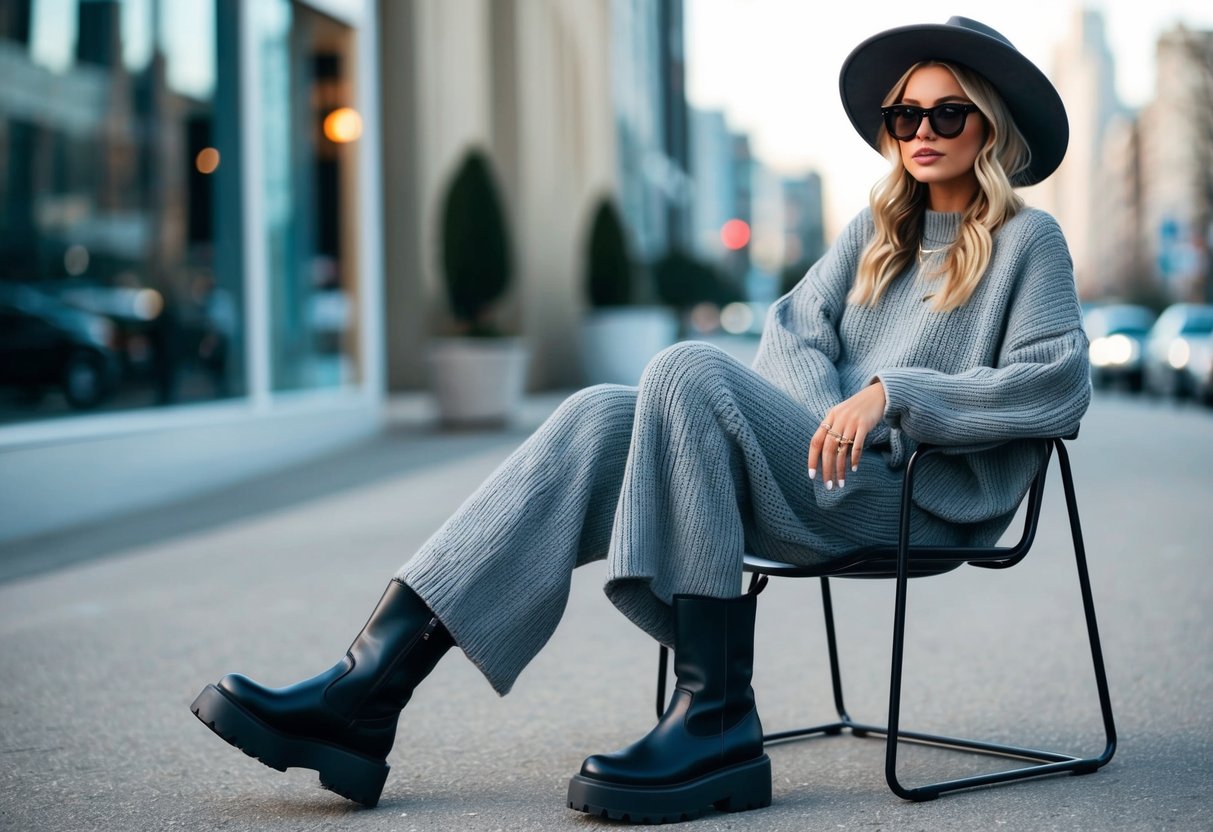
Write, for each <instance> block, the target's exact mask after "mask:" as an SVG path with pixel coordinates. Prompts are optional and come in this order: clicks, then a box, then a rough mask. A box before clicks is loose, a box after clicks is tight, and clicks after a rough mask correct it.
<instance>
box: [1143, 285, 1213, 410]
mask: <svg viewBox="0 0 1213 832" xmlns="http://www.w3.org/2000/svg"><path fill="white" fill-rule="evenodd" d="M1210 333H1213V306H1205V305H1202V304H1194V303H1177V304H1175V305H1174V306H1169V307H1167V308H1166V309H1165V310H1164V311H1163V313H1162V314H1161V315H1159V316H1158V320H1157V321H1155V323H1154V326H1153V327H1151V329H1150V336H1149V338H1147V339H1146V358H1145V386H1146V389H1147V390H1149V391H1150V392H1151V393H1161V394H1163V395H1168V396H1187V395H1189V394H1191V392H1192V387H1191V384H1190V380H1189V376H1188V373H1187V367H1188V363H1189V362H1190V361H1191V359H1192V344H1193V342H1195V341H1197V340H1201V339H1204V338H1207V337H1208V336H1209V334H1210Z"/></svg>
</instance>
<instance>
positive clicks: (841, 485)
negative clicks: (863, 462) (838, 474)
mask: <svg viewBox="0 0 1213 832" xmlns="http://www.w3.org/2000/svg"><path fill="white" fill-rule="evenodd" d="M838 487H839V488H846V487H847V481H846V480H839V481H838Z"/></svg>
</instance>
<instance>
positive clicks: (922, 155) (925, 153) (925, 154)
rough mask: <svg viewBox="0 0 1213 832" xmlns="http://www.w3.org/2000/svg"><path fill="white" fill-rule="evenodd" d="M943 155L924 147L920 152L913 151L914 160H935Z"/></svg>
mask: <svg viewBox="0 0 1213 832" xmlns="http://www.w3.org/2000/svg"><path fill="white" fill-rule="evenodd" d="M942 155H943V154H942V153H940V152H939V151H938V150H931V149H930V148H929V147H924V148H922V149H921V150H918V151H915V153H914V158H915V159H937V158H939V157H940V156H942Z"/></svg>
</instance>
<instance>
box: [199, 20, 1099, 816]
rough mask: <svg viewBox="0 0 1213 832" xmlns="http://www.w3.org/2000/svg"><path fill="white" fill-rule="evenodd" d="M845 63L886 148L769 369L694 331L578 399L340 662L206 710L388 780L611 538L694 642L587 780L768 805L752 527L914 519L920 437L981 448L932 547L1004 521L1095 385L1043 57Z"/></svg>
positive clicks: (843, 545)
mask: <svg viewBox="0 0 1213 832" xmlns="http://www.w3.org/2000/svg"><path fill="white" fill-rule="evenodd" d="M841 87H842V96H843V104H844V106H845V108H846V110H847V113H848V114H849V116H850V117H851V120H852V122H853V124H854V125H855V127H856V128H857V129H858V130H859V132H860V134H861V135H862V136H863V137H864V138H865V139H866V140H867V141H868V142H869V143H870V144H872V145H873V146H874V147H876V148H877V149H879V150H880V151H881V152H882V153H884V154H885V155H886V156H887V157H888V158H889V160H890V162H891V164H892V170H891V171H890V173H889V175H888V177H887V178H886V179H885V180H884V182H883V183H881V184H880V185H879V186H878V187H877V188H876V189H875V190H874V191H873V195H872V205H871V208H870V209H869V210H867V211H864V212H863V213H862V214H860V215H859V216H858V217H856V218H855V219H854V220H853V221H852V222H851V223H850V225H849V226H848V227H847V228H846V230H845V231H844V232H843V233H842V235H841V236H840V238H839V239H838V241H837V242H836V243H835V244H834V246H833V247H832V248H831V250H830V251H829V252H828V253H827V254H826V256H825V257H824V258H822V260H821V261H820V262H818V263H817V264H816V265H814V266H813V268H812V269H811V270H810V271H809V273H808V275H806V277H805V279H804V280H803V281H802V282H801V283H800V284H799V285H798V286H797V287H796V289H795V290H794V291H792V292H791V293H790V294H789V295H787V296H786V297H784V298H782V299H781V300H780V301H778V302H777V303H776V304H775V305H774V307H773V308H772V310H771V313H770V316H769V318H768V320H767V325H766V329H765V332H764V335H763V343H762V348H761V350H760V353H759V356H758V358H757V360H756V362H755V365H754V368H753V369H750V368H747V367H745V366H743V365H741V364H739V363H738V362H736V361H735V360H733V359H731V358H730V357H728V356H727V355H725V354H724V353H722V352H720V351H718V350H716V349H714V348H712V347H709V346H706V345H703V344H693V343H690V344H680V345H677V346H675V347H673V348H671V349H669V350H666V351H665V352H663V353H661V354H660V355H658V356H657V357H656V358H655V359H654V360H653V361H652V362H651V364H650V365H649V367H648V369H647V370H646V372H645V375H644V377H643V379H642V380H641V383H640V386H639V388H629V387H618V386H601V387H594V388H590V389H587V390H583V391H581V392H579V393H577V394H576V395H574V396H572V397H571V398H570V399H569V400H567V401H566V402H565V403H564V404H563V405H562V406H561V407H560V408H559V409H558V410H557V411H556V413H554V414H553V415H552V417H551V418H550V419H549V420H548V421H547V422H546V423H545V424H544V425H543V427H541V428H540V429H539V430H538V431H537V432H536V433H535V435H534V436H532V437H531V438H530V439H528V440H527V441H526V442H525V443H524V444H523V445H522V447H521V448H519V449H518V451H516V452H515V453H514V454H513V455H512V456H511V457H510V458H509V459H508V460H506V462H505V463H503V465H502V466H501V468H499V469H498V470H497V471H496V472H495V473H494V474H493V475H492V476H491V477H490V478H489V479H488V480H487V481H486V482H485V483H484V484H483V485H482V486H481V487H480V489H479V490H478V491H477V492H476V493H475V494H473V495H472V497H471V498H470V499H469V500H468V501H467V503H465V504H464V506H463V507H462V508H460V510H459V511H458V512H457V513H456V514H455V515H454V516H453V517H452V518H450V520H448V521H447V523H446V524H445V525H444V526H443V527H442V528H441V529H440V530H439V531H438V532H437V533H436V534H435V535H434V536H433V537H432V538H431V539H430V540H429V541H428V542H427V543H426V544H425V546H423V547H422V549H421V551H420V552H418V553H417V554H416V555H415V556H414V557H413V558H412V559H410V560H409V561H408V562H407V563H406V564H405V565H404V566H403V567H402V568H401V569H400V571H399V573H398V574H397V575H396V577H395V578H394V579H393V580H392V582H391V583H390V584H389V586H388V589H387V591H386V592H385V593H384V595H383V598H382V599H381V600H380V602H379V605H378V606H377V607H376V609H375V610H374V612H373V613H372V614H371V617H370V620H369V621H368V622H367V624H366V626H365V627H364V629H363V631H362V632H361V633H360V634H359V635H358V637H357V638H356V639H355V640H354V643H353V644H352V645H351V647H350V649H349V652H348V653H347V654H346V656H345V658H344V659H342V661H340V662H338V663H337V664H336V665H334V666H333V667H332V668H331V669H329V670H328V671H326V672H325V673H322V674H320V675H319V676H316V677H313V678H312V679H308V680H306V681H304V682H300V683H299V684H297V685H294V686H291V687H288V688H283V689H267V688H264V687H262V686H260V685H258V684H257V683H255V682H253V681H251V680H249V679H247V678H245V677H243V676H238V675H230V676H226V677H224V678H223V679H222V680H221V681H220V682H219V683H218V685H210V686H207V688H206V689H205V690H203V692H202V693H201V694H199V696H198V698H197V699H196V700H195V702H194V705H193V710H194V712H195V713H196V714H197V715H198V717H199V718H200V719H201V720H202V721H203V722H205V723H207V724H208V725H209V726H210V727H211V728H212V729H213V730H215V731H216V732H217V733H219V734H220V735H221V736H223V737H224V738H226V739H227V740H228V741H229V742H232V743H233V744H235V745H237V746H239V747H240V748H242V749H244V750H245V751H246V752H247V753H249V754H251V755H253V756H257V757H259V758H260V759H261V760H262V761H263V762H265V763H266V764H267V765H270V766H272V767H274V768H279V769H285V768H286V767H288V766H302V767H307V768H314V769H316V770H317V771H319V773H320V779H321V782H322V783H323V784H325V785H326V786H328V787H329V788H331V789H333V790H334V791H336V792H338V793H340V794H342V795H345V796H346V797H349V798H351V799H353V800H356V801H360V802H362V803H365V804H367V805H374V804H375V802H376V801H377V800H378V798H379V794H380V792H381V790H382V788H383V783H384V779H385V777H386V775H387V770H388V767H387V765H386V763H385V759H386V757H387V754H388V751H389V750H390V749H391V746H392V741H393V739H394V737H395V730H396V722H397V718H398V716H399V713H400V711H401V709H402V708H403V707H404V705H405V704H406V703H407V701H408V699H409V697H410V695H411V694H412V691H413V689H414V688H415V687H416V685H417V684H418V683H420V682H421V680H422V679H424V678H425V676H426V675H427V674H428V673H429V672H430V671H431V670H432V668H433V667H434V665H435V664H436V662H437V661H438V660H439V659H440V658H441V657H442V655H443V654H444V653H445V652H446V651H447V650H448V649H449V648H450V647H451V646H452V645H453V644H458V645H459V647H460V648H461V649H462V651H463V652H464V653H465V654H466V655H467V656H468V658H470V659H471V660H472V661H473V662H474V663H475V664H476V665H477V666H478V667H479V668H480V669H481V670H482V671H483V673H484V674H485V676H486V677H487V679H488V680H489V682H490V683H491V684H492V685H493V687H494V688H495V689H496V690H497V691H498V692H499V693H502V694H504V693H506V692H507V691H508V690H509V689H510V687H511V685H512V684H513V682H514V679H515V678H516V677H517V675H518V673H519V672H520V671H521V670H522V668H523V667H524V666H525V665H526V664H527V662H528V661H529V660H530V659H531V658H532V657H533V656H534V655H535V653H536V652H538V650H539V649H540V648H541V647H542V646H543V644H544V643H545V642H546V641H547V639H548V637H549V636H550V634H551V633H552V631H553V629H554V628H555V626H556V623H557V621H558V620H559V618H560V615H561V613H562V612H563V609H564V606H565V602H566V599H567V595H568V586H569V580H570V573H571V572H572V570H573V568H575V567H576V566H578V565H580V564H582V563H586V562H588V561H591V560H596V559H601V558H604V557H605V558H606V559H607V562H608V580H607V584H606V592H607V595H608V596H609V597H610V598H611V600H612V601H613V602H614V603H615V604H616V605H617V606H618V607H619V608H620V609H621V610H622V611H623V612H624V613H625V614H626V615H627V616H628V617H630V618H631V619H632V620H633V621H634V622H636V623H637V624H638V625H639V626H641V627H642V628H644V629H645V630H646V631H647V632H649V633H650V634H652V635H653V636H654V637H655V638H657V639H659V640H661V641H662V642H663V643H665V644H672V645H673V647H674V653H675V669H676V673H677V677H678V684H677V688H676V690H675V693H674V695H673V697H672V699H671V702H670V705H669V708H668V710H667V711H666V713H665V715H664V716H663V717H662V718H661V720H660V721H659V722H658V724H657V726H656V727H655V728H654V729H653V730H652V731H651V732H650V733H649V734H648V735H647V736H645V737H644V738H642V739H641V740H640V741H638V742H637V743H635V744H633V745H631V746H629V747H628V748H625V749H623V750H622V751H619V752H616V753H613V754H600V755H594V756H591V757H589V758H588V759H587V760H586V761H585V763H584V764H583V766H582V769H581V771H580V773H578V774H577V775H575V776H574V777H573V780H572V782H571V783H570V786H569V805H570V806H571V807H573V808H575V809H579V810H581V811H586V812H592V813H595V814H602V815H606V816H609V817H615V818H621V817H627V818H629V819H631V820H633V821H643V820H666V819H676V818H678V817H680V816H694V815H695V814H697V813H699V812H700V811H702V810H703V809H705V808H707V807H710V806H712V805H716V806H718V807H721V808H729V809H746V808H754V807H757V806H765V805H767V804H769V802H770V795H771V773H770V761H769V759H768V758H767V757H766V755H765V754H763V748H762V727H761V724H760V722H759V718H758V713H757V710H756V708H755V705H754V693H753V689H752V688H751V686H750V671H751V665H752V655H753V633H754V611H755V597H754V596H753V595H739V591H740V585H741V560H742V553H743V551H744V550H745V549H747V548H748V549H750V550H752V551H754V552H756V553H758V554H762V555H764V556H767V557H771V558H776V559H783V560H788V561H791V562H798V563H813V562H821V561H824V560H827V559H830V558H833V557H837V556H838V555H840V554H842V553H844V552H846V551H848V550H850V549H852V548H854V547H856V546H858V545H862V544H870V543H873V542H877V541H885V542H891V541H893V540H894V538H895V532H896V523H897V520H896V518H897V514H898V512H897V503H898V499H899V494H900V474H899V472H898V469H899V468H900V467H901V466H902V465H903V464H904V462H905V460H906V458H907V455H908V454H909V453H910V452H911V451H912V449H913V447H914V445H915V443H917V442H924V441H927V442H932V443H940V444H946V445H951V446H956V447H962V446H963V447H965V448H966V450H967V451H969V452H967V453H965V454H955V455H952V456H949V457H946V458H939V457H936V458H934V459H931V460H929V461H928V462H925V463H924V464H930V465H932V466H933V467H934V468H935V471H934V474H933V475H932V476H930V477H927V478H924V481H923V482H924V486H923V488H922V489H921V490H920V492H919V496H918V503H917V507H916V508H917V510H916V511H915V513H914V519H913V523H914V528H913V535H914V538H915V540H916V542H935V543H941V544H963V543H978V544H989V543H992V542H993V541H994V540H995V539H996V538H997V537H998V536H999V534H1000V533H1001V532H1002V530H1003V529H1004V528H1005V527H1006V526H1007V524H1008V523H1009V522H1010V519H1011V516H1012V514H1013V513H1014V510H1015V507H1016V506H1017V505H1018V503H1019V501H1020V499H1021V498H1022V496H1023V494H1024V492H1025V490H1026V488H1027V486H1028V482H1029V480H1030V478H1031V476H1032V473H1033V472H1034V470H1035V467H1036V465H1037V462H1038V459H1039V456H1038V453H1039V451H1038V450H1037V449H1036V445H1035V444H1033V443H1026V442H1024V443H1016V442H1010V443H1007V444H1002V445H999V446H998V447H996V448H993V447H991V446H992V444H993V443H998V442H1004V441H1005V440H1014V439H1016V438H1023V437H1031V436H1040V435H1056V434H1064V433H1067V432H1070V431H1072V430H1074V429H1075V427H1076V426H1077V424H1078V421H1079V419H1080V418H1081V416H1082V414H1083V413H1084V411H1085V410H1086V407H1087V403H1088V401H1089V395H1090V393H1089V381H1088V366H1087V359H1086V347H1087V344H1086V339H1085V337H1084V335H1083V331H1082V328H1081V322H1080V317H1079V308H1078V303H1077V299H1076V296H1075V290H1074V281H1073V274H1072V269H1071V264H1070V259H1069V255H1068V252H1067V250H1066V246H1065V241H1064V240H1063V239H1062V236H1061V233H1060V231H1059V230H1058V227H1057V224H1056V223H1055V222H1054V221H1053V219H1052V218H1051V217H1049V216H1048V215H1047V214H1044V213H1043V212H1040V211H1036V210H1030V209H1025V208H1024V207H1023V204H1022V202H1021V201H1020V199H1019V198H1018V197H1017V196H1016V195H1015V193H1014V192H1013V190H1012V187H1013V186H1015V185H1025V184H1030V183H1033V182H1037V181H1040V180H1041V179H1043V178H1044V177H1046V176H1048V175H1049V174H1050V173H1051V172H1052V171H1053V170H1054V169H1055V168H1056V166H1057V165H1058V164H1059V163H1060V161H1061V158H1062V156H1063V155H1064V152H1065V145H1066V138H1067V126H1066V117H1065V112H1064V109H1063V108H1062V104H1061V101H1060V99H1059V98H1058V96H1057V93H1056V91H1055V90H1054V89H1053V87H1052V86H1051V85H1050V84H1049V82H1048V81H1047V80H1046V79H1045V78H1044V76H1043V75H1042V74H1041V73H1040V72H1039V71H1038V70H1037V69H1036V68H1035V67H1034V66H1032V64H1031V63H1030V62H1028V61H1027V60H1026V59H1024V58H1023V57H1022V56H1021V55H1020V54H1019V52H1017V51H1016V50H1015V49H1014V47H1012V46H1011V45H1010V43H1008V42H1007V41H1006V39H1005V38H1003V37H1002V36H1001V35H1000V34H998V33H997V32H994V31H993V30H991V29H989V28H988V27H986V26H983V25H982V24H979V23H976V22H974V21H971V20H967V19H964V18H952V19H951V20H950V21H948V23H946V24H943V25H923V26H910V27H903V28H900V29H894V30H890V31H888V32H884V33H881V34H879V35H876V36H875V37H873V38H871V39H869V40H867V41H865V42H864V43H863V44H861V45H860V46H859V47H857V48H856V50H855V51H854V52H853V53H852V54H851V56H850V57H849V58H848V59H847V61H846V63H845V64H844V66H843V70H842V77H841ZM980 443H987V447H986V449H985V450H981V449H979V448H974V446H975V445H978V444H980ZM806 461H807V470H806Z"/></svg>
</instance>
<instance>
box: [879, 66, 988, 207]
mask: <svg viewBox="0 0 1213 832" xmlns="http://www.w3.org/2000/svg"><path fill="white" fill-rule="evenodd" d="M950 102H953V103H961V104H971V103H972V102H971V101H970V100H969V98H968V97H967V96H966V95H965V93H964V90H963V89H961V86H960V83H959V82H958V81H957V80H956V78H955V76H953V75H952V73H951V72H949V71H948V70H947V69H945V68H944V67H942V66H924V67H922V68H920V69H918V70H916V71H915V72H914V74H913V75H911V76H910V80H909V81H908V82H907V83H906V89H905V92H904V93H903V94H902V96H901V99H900V100H899V101H897V102H895V103H897V104H913V105H914V106H917V107H923V108H925V109H929V108H931V107H935V106H937V105H939V104H946V103H950ZM985 140H986V122H985V118H984V117H983V116H982V115H981V114H980V113H970V114H969V116H968V118H967V119H966V120H965V126H964V130H963V131H962V132H961V133H960V135H958V136H955V137H953V138H950V139H945V138H943V137H942V136H940V135H938V134H937V133H936V132H935V131H934V129H933V128H932V127H931V120H930V119H929V118H927V117H925V116H924V117H923V119H922V123H921V124H919V125H918V132H917V133H916V134H915V135H914V138H912V139H910V140H909V141H908V142H898V144H899V145H900V150H901V163H902V164H903V165H904V166H905V169H906V170H907V171H909V172H910V175H911V176H913V177H914V178H915V179H917V180H918V181H919V182H922V183H923V184H924V185H926V186H927V187H928V189H929V194H930V207H931V209H932V210H935V211H962V210H964V208H965V207H966V206H967V205H968V204H969V202H970V200H972V198H973V196H974V194H976V193H977V188H978V183H977V174H976V173H975V172H974V170H973V163H974V162H975V161H976V160H977V154H978V152H979V151H980V150H981V148H982V145H983V144H985Z"/></svg>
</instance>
